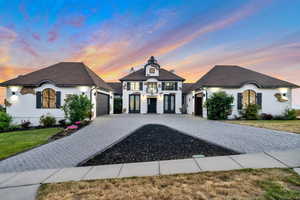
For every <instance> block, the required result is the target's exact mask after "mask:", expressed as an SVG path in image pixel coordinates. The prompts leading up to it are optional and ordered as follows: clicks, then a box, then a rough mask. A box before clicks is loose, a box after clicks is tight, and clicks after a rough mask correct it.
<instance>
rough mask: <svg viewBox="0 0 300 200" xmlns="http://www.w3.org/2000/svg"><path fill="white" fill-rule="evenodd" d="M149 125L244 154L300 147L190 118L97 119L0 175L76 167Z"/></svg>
mask: <svg viewBox="0 0 300 200" xmlns="http://www.w3.org/2000/svg"><path fill="white" fill-rule="evenodd" d="M145 124H163V125H166V126H168V127H171V128H174V129H177V130H179V131H181V132H185V133H187V134H190V135H192V136H195V137H199V138H201V139H204V140H207V141H210V142H213V143H216V144H219V145H222V146H225V147H227V148H231V149H233V150H235V151H239V152H241V153H253V152H263V151H270V150H287V149H293V148H299V147H300V135H296V134H291V133H286V132H280V131H274V130H267V129H261V128H255V127H248V126H241V125H236V124H227V123H222V122H216V121H208V120H202V119H201V118H197V117H193V116H189V115H138V114H136V115H135V114H133V115H126V114H124V115H111V116H104V117H100V118H97V119H96V120H94V122H93V123H92V124H91V125H89V126H87V127H85V128H83V129H81V130H79V131H78V132H76V133H75V134H73V135H71V136H68V137H65V138H62V139H60V140H57V141H54V142H51V143H49V144H46V145H43V146H41V147H38V148H35V149H33V150H31V151H27V152H25V153H22V154H19V155H17V156H14V157H11V158H8V159H6V160H3V161H0V173H3V172H15V171H26V170H34V169H51V168H63V167H74V166H76V165H77V164H78V163H80V162H82V161H84V160H86V159H87V158H89V157H90V156H92V155H94V154H96V153H98V152H100V151H103V150H105V149H106V148H108V147H109V146H111V145H112V144H114V143H116V142H118V141H119V140H120V139H122V138H124V137H126V136H127V135H128V134H130V133H131V132H133V131H134V130H136V129H137V128H139V127H141V126H143V125H145Z"/></svg>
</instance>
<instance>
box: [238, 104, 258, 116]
mask: <svg viewBox="0 0 300 200" xmlns="http://www.w3.org/2000/svg"><path fill="white" fill-rule="evenodd" d="M259 109H260V107H259V105H257V104H249V105H248V106H247V107H246V108H244V109H243V110H242V111H241V112H240V114H241V116H242V118H243V119H247V120H256V119H259V115H258V111H259Z"/></svg>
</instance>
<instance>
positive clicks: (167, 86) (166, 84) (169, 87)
mask: <svg viewBox="0 0 300 200" xmlns="http://www.w3.org/2000/svg"><path fill="white" fill-rule="evenodd" d="M162 86H163V87H162V89H163V90H177V83H176V82H163V85H162Z"/></svg>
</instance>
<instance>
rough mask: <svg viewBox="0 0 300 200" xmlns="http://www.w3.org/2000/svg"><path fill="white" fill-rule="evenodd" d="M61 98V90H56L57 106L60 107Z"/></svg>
mask: <svg viewBox="0 0 300 200" xmlns="http://www.w3.org/2000/svg"><path fill="white" fill-rule="evenodd" d="M60 99H61V92H59V91H58V92H56V108H60V106H61V104H60V101H61V100H60Z"/></svg>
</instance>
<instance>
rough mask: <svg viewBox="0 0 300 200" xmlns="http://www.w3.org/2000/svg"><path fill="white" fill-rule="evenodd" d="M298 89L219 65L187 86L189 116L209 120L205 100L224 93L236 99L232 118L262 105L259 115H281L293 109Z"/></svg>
mask: <svg viewBox="0 0 300 200" xmlns="http://www.w3.org/2000/svg"><path fill="white" fill-rule="evenodd" d="M298 87H299V86H297V85H295V84H292V83H289V82H286V81H283V80H279V79H277V78H273V77H270V76H268V75H265V74H261V73H258V72H255V71H252V70H249V69H246V68H242V67H239V66H231V65H217V66H215V67H214V68H212V69H211V70H210V71H209V72H208V73H207V74H205V75H204V76H203V77H202V78H200V79H199V80H198V81H197V82H196V83H194V84H190V85H189V86H188V88H187V90H186V92H185V93H186V94H185V96H186V97H185V99H186V106H187V113H188V114H194V115H199V116H202V117H204V118H206V117H207V110H206V108H205V106H204V104H205V101H206V99H207V98H208V97H210V96H211V95H212V94H213V93H214V92H219V91H224V92H226V93H227V94H229V95H232V96H233V97H234V103H233V105H232V114H231V115H230V116H229V118H234V117H235V116H239V111H240V110H242V109H243V108H245V107H246V106H247V105H249V104H258V105H260V108H261V109H260V113H267V114H272V115H280V114H282V113H283V112H284V110H285V109H291V108H292V89H294V88H298Z"/></svg>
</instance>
